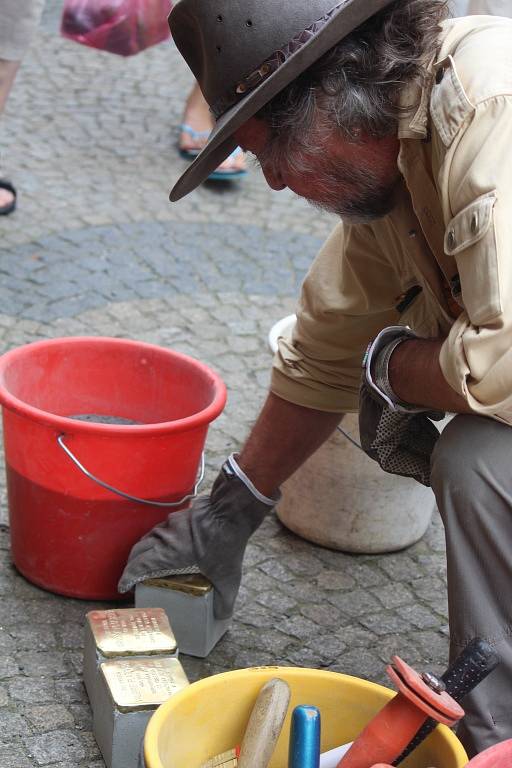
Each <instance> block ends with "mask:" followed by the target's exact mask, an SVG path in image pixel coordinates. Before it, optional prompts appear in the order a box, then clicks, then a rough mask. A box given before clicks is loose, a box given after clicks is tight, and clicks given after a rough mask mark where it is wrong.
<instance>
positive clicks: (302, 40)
mask: <svg viewBox="0 0 512 768" xmlns="http://www.w3.org/2000/svg"><path fill="white" fill-rule="evenodd" d="M348 2H349V0H342V2H340V3H337V4H336V5H335V6H334V8H331V10H330V11H328V12H327V13H326V14H325V16H322V18H321V19H318V21H315V22H314V23H313V24H311V25H310V26H309V27H307V28H306V29H305V30H304V31H303V32H299V34H298V35H295V37H293V38H292V39H291V40H290V42H289V43H287V44H286V45H285V46H283V47H282V48H280V49H279V50H278V51H275V52H274V53H273V54H272V55H271V56H269V57H268V59H265V61H264V62H263V63H262V64H261V65H260V66H259V67H258V68H257V69H255V70H254V72H251V74H250V75H247V77H245V78H244V79H243V80H241V81H240V82H239V83H237V85H236V86H235V87H234V90H232V91H230V93H229V94H226V95H225V96H222V97H221V98H220V99H218V100H217V101H216V102H215V103H214V104H212V105H211V106H210V110H211V112H212V113H213V115H214V117H215V119H216V120H218V119H219V117H221V116H222V115H223V114H224V113H225V112H227V111H228V109H231V107H234V106H235V104H237V103H238V102H239V101H241V100H242V99H243V98H244V97H245V96H247V94H248V93H250V92H251V91H253V90H254V89H255V88H257V87H258V86H259V85H261V83H263V82H264V81H265V80H267V78H269V77H270V75H272V74H274V72H277V70H278V69H279V68H280V67H282V66H283V64H285V63H286V61H288V59H289V58H290V57H291V56H292V55H293V54H294V53H297V51H300V49H301V48H303V47H304V46H305V45H306V43H309V41H310V40H311V39H312V38H313V37H315V35H317V34H318V33H319V32H320V30H321V29H323V28H324V27H325V26H326V24H328V23H329V22H330V21H331V19H332V17H333V16H334V14H335V13H336V12H337V11H338V10H339V9H340V8H342V7H343V6H344V5H346V4H347V3H348Z"/></svg>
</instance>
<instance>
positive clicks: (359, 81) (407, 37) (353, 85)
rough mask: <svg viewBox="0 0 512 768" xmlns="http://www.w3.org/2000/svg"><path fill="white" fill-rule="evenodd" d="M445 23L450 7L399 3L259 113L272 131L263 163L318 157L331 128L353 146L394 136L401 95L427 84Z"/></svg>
mask: <svg viewBox="0 0 512 768" xmlns="http://www.w3.org/2000/svg"><path fill="white" fill-rule="evenodd" d="M447 15H448V11H447V3H446V0H396V2H395V3H393V4H392V5H391V6H389V7H388V8H386V9H384V10H383V11H381V12H380V13H377V14H375V16H372V17H371V18H370V19H368V21H366V22H365V23H364V24H362V25H361V26H359V27H358V28H357V29H356V30H354V32H352V33H351V34H350V35H348V36H347V37H346V38H344V39H343V40H342V41H341V42H339V43H338V44H337V45H336V46H334V47H333V48H331V50H330V51H328V52H327V53H326V54H325V55H324V56H322V58H320V59H319V60H318V61H316V62H315V63H314V64H313V65H312V66H311V67H310V68H309V69H307V70H306V71H305V72H304V73H303V74H302V75H300V76H299V77H297V78H296V79H295V80H294V81H293V82H292V83H290V84H289V85H288V86H287V87H286V88H285V89H284V90H283V91H281V92H280V93H278V94H277V96H275V97H274V98H273V99H272V100H271V101H270V102H269V103H268V104H266V105H265V106H264V107H263V108H262V109H261V110H260V111H259V112H258V115H257V117H258V118H260V119H263V120H264V121H265V122H266V123H267V125H268V126H269V128H270V131H269V135H270V139H269V143H268V147H267V149H266V150H265V152H264V160H266V161H268V160H271V159H272V158H273V157H274V158H277V157H279V156H282V153H283V152H286V153H287V155H288V160H290V159H291V158H292V157H293V156H295V157H296V158H297V155H299V154H300V153H301V150H302V152H307V153H309V154H310V155H311V154H315V153H317V154H318V153H320V152H321V151H322V144H323V139H324V138H325V137H326V136H327V135H328V134H330V133H332V130H333V128H334V130H336V129H337V130H339V131H340V132H341V133H342V135H344V136H345V137H346V138H349V139H353V140H355V141H357V137H358V135H359V134H360V133H361V132H364V133H366V134H369V135H370V136H373V137H376V138H384V137H386V136H390V135H392V134H393V133H395V132H396V128H397V121H398V118H399V116H400V114H401V113H403V110H404V107H403V106H400V103H399V96H400V92H401V91H402V89H403V87H404V85H406V84H407V83H411V82H414V81H416V82H419V83H420V84H421V83H422V82H423V81H424V79H425V75H426V65H427V64H428V62H429V61H430V59H431V58H432V57H433V56H434V55H435V52H436V49H437V47H438V44H439V43H438V39H439V34H440V26H439V24H440V22H441V21H442V20H443V19H444V18H445V17H446V16H447ZM408 106H409V109H411V108H412V107H413V106H414V105H412V104H411V105H408ZM260 159H261V158H260ZM297 170H300V168H297Z"/></svg>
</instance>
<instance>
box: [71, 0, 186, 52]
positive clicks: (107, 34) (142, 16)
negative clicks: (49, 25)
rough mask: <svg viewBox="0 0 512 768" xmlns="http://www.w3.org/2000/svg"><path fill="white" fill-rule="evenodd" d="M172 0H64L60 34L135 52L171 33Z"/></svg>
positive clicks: (104, 48) (102, 47) (105, 47)
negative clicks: (169, 19) (168, 21)
mask: <svg viewBox="0 0 512 768" xmlns="http://www.w3.org/2000/svg"><path fill="white" fill-rule="evenodd" d="M170 10H171V0H65V2H64V10H63V12H62V21H61V28H60V31H61V34H62V35H63V37H67V38H69V39H70V40H74V41H75V42H77V43H81V44H82V45H88V46H90V47H91V48H98V49H99V50H101V51H109V52H110V53H117V54H118V55H119V56H133V55H134V54H135V53H139V52H140V51H143V50H144V49H145V48H149V47H150V46H151V45H156V44H157V43H161V42H162V41H163V40H167V38H168V37H170V32H169V25H168V23H167V16H168V15H169V13H170Z"/></svg>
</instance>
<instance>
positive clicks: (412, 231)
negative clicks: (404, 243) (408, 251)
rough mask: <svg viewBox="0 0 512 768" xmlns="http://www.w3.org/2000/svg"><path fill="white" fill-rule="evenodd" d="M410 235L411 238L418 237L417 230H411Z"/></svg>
mask: <svg viewBox="0 0 512 768" xmlns="http://www.w3.org/2000/svg"><path fill="white" fill-rule="evenodd" d="M408 234H409V237H416V230H415V229H410V230H409V233H408Z"/></svg>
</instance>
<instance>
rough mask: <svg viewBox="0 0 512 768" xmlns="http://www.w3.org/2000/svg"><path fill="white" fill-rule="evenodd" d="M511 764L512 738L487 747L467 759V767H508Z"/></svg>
mask: <svg viewBox="0 0 512 768" xmlns="http://www.w3.org/2000/svg"><path fill="white" fill-rule="evenodd" d="M510 766H512V739H508V740H507V741H502V742H501V743H500V744H495V745H494V747H489V749H486V750H485V752H481V753H480V754H479V755H477V756H476V757H474V758H473V759H472V760H470V761H469V763H468V765H467V768H510Z"/></svg>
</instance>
